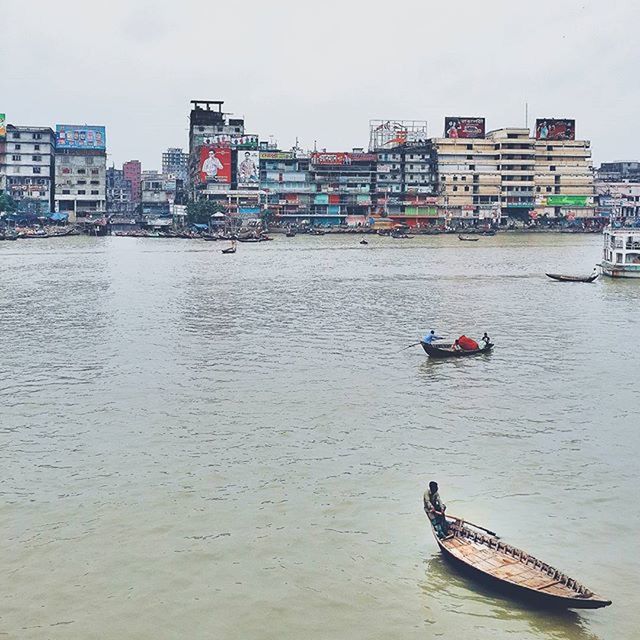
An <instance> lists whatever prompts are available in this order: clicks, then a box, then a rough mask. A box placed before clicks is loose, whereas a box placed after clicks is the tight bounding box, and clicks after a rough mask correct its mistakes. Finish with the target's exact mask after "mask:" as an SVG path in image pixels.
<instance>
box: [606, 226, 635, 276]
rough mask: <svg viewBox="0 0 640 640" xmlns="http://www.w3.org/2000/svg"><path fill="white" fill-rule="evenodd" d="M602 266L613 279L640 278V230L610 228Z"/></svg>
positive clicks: (607, 231)
mask: <svg viewBox="0 0 640 640" xmlns="http://www.w3.org/2000/svg"><path fill="white" fill-rule="evenodd" d="M600 266H601V268H602V273H603V274H604V275H605V276H609V277H611V278H640V228H638V227H629V226H627V227H615V226H613V225H610V226H608V227H607V228H606V229H605V230H604V251H603V256H602V263H601V265H600Z"/></svg>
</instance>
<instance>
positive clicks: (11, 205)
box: [0, 193, 17, 213]
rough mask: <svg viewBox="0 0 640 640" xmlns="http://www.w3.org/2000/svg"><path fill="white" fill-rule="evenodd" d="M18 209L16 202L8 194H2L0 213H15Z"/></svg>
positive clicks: (0, 197) (0, 195)
mask: <svg viewBox="0 0 640 640" xmlns="http://www.w3.org/2000/svg"><path fill="white" fill-rule="evenodd" d="M16 209H17V205H16V201H15V200H14V199H13V198H12V197H11V196H10V195H9V194H8V193H0V212H4V213H13V212H14V211H15V210H16Z"/></svg>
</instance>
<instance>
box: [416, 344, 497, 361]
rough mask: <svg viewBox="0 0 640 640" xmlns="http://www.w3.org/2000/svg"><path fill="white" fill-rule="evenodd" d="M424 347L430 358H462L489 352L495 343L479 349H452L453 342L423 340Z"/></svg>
mask: <svg viewBox="0 0 640 640" xmlns="http://www.w3.org/2000/svg"><path fill="white" fill-rule="evenodd" d="M420 344H421V345H422V348H423V349H424V350H425V351H426V352H427V355H428V356H429V357H430V358H439V359H442V358H462V357H465V356H476V355H478V354H480V353H489V352H490V351H491V349H493V343H491V342H490V343H489V344H488V345H486V346H484V347H480V348H479V349H470V350H465V349H460V350H458V349H452V345H451V344H439V345H437V346H436V345H435V344H429V343H427V342H421V343H420Z"/></svg>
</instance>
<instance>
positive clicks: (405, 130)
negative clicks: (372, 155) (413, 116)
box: [369, 120, 427, 151]
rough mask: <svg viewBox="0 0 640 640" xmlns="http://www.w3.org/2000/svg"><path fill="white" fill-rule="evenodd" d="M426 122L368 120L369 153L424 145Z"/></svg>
mask: <svg viewBox="0 0 640 640" xmlns="http://www.w3.org/2000/svg"><path fill="white" fill-rule="evenodd" d="M426 140H427V121H426V120H369V151H382V150H384V149H393V148H394V147H399V146H402V145H410V146H413V145H419V144H424V143H425V142H426Z"/></svg>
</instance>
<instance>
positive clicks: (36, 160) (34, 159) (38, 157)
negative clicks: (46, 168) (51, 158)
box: [31, 156, 42, 162]
mask: <svg viewBox="0 0 640 640" xmlns="http://www.w3.org/2000/svg"><path fill="white" fill-rule="evenodd" d="M31 159H32V160H33V161H34V162H42V156H31Z"/></svg>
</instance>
